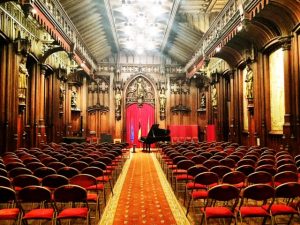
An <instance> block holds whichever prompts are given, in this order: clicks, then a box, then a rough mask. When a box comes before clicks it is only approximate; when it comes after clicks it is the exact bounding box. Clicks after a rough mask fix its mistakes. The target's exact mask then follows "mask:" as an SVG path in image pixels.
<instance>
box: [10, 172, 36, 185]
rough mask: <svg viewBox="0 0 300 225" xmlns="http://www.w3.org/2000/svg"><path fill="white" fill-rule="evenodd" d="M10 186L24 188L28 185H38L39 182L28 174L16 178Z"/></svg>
mask: <svg viewBox="0 0 300 225" xmlns="http://www.w3.org/2000/svg"><path fill="white" fill-rule="evenodd" d="M12 185H13V186H14V187H22V188H23V187H26V186H30V185H40V181H39V179H38V178H37V177H36V176H33V175H29V174H23V175H19V176H16V177H15V178H13V180H12Z"/></svg>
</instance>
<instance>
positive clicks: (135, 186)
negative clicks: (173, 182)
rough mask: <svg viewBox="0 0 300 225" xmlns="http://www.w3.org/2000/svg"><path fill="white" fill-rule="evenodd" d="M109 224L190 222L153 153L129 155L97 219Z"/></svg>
mask: <svg viewBox="0 0 300 225" xmlns="http://www.w3.org/2000/svg"><path fill="white" fill-rule="evenodd" d="M111 224H113V225H121V224H132V225H134V224H151V225H159V224H168V225H176V224H182V225H189V224H190V222H189V220H188V219H187V217H186V216H185V210H184V208H183V207H182V206H181V204H180V203H179V202H178V201H177V198H176V196H175V194H174V192H173V190H172V188H171V186H170V184H169V182H168V181H167V179H166V177H165V175H164V173H163V171H162V169H161V167H160V164H159V162H158V160H157V159H156V156H155V153H150V154H149V153H144V152H142V151H140V150H139V149H137V151H136V153H131V154H130V158H129V159H128V160H127V161H126V163H125V165H124V167H123V170H122V174H121V175H120V177H119V179H118V181H117V183H116V185H115V188H114V195H113V196H112V197H111V198H110V200H109V201H108V204H107V206H106V208H105V210H104V212H103V214H102V217H101V220H100V222H99V225H111Z"/></svg>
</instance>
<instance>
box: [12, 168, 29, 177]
mask: <svg viewBox="0 0 300 225" xmlns="http://www.w3.org/2000/svg"><path fill="white" fill-rule="evenodd" d="M23 174H29V175H32V172H31V170H30V169H27V168H25V167H18V168H14V169H12V170H10V171H9V172H8V176H9V177H10V178H14V177H16V176H19V175H23Z"/></svg>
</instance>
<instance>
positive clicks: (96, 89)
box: [87, 76, 110, 113]
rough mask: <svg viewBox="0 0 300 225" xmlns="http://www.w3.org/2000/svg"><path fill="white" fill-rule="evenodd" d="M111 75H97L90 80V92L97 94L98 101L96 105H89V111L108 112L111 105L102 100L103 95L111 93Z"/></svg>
mask: <svg viewBox="0 0 300 225" xmlns="http://www.w3.org/2000/svg"><path fill="white" fill-rule="evenodd" d="M109 84H110V81H109V76H95V79H94V80H91V81H90V84H89V86H88V92H89V94H92V95H96V98H97V102H96V104H95V105H91V106H89V107H88V109H87V111H88V112H91V113H92V112H96V111H100V112H101V113H102V112H108V111H109V107H108V106H105V105H104V102H101V101H100V100H101V99H102V98H101V97H103V95H105V94H108V93H109Z"/></svg>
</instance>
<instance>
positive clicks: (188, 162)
mask: <svg viewBox="0 0 300 225" xmlns="http://www.w3.org/2000/svg"><path fill="white" fill-rule="evenodd" d="M195 165H196V164H195V163H194V162H193V161H192V160H181V161H179V162H178V163H177V169H183V170H188V169H189V168H190V167H192V166H195Z"/></svg>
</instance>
